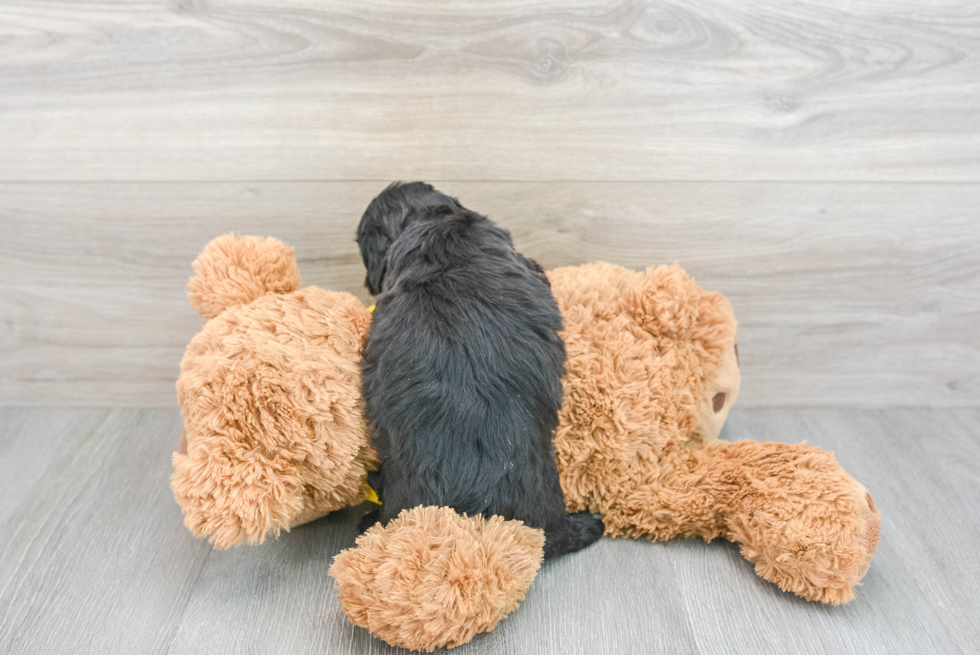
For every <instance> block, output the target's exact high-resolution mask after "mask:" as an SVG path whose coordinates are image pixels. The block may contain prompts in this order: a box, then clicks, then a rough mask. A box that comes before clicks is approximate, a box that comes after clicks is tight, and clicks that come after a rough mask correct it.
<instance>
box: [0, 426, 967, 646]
mask: <svg viewBox="0 0 980 655" xmlns="http://www.w3.org/2000/svg"><path fill="white" fill-rule="evenodd" d="M178 428H179V417H178V414H177V411H176V410H175V409H167V410H159V409H157V410H113V411H108V410H95V409H75V410H66V409H40V408H37V409H10V408H7V409H0V449H2V450H0V454H2V457H0V492H2V493H3V494H4V498H5V500H6V501H8V502H6V504H5V505H3V506H0V512H6V513H3V514H0V653H4V654H6V653H11V654H13V653H16V654H17V655H28V654H32V653H73V654H84V653H100V654H113V653H133V652H140V653H161V654H162V653H173V654H175V655H176V654H183V653H211V654H214V655H222V654H224V653H228V654H235V655H238V654H241V653H283V654H286V653H288V654H294V653H295V654H300V653H303V654H305V653H309V654H314V653H317V654H320V653H331V654H333V653H372V654H381V653H384V654H391V653H404V652H406V651H400V650H397V649H393V648H390V647H388V646H387V645H385V644H384V643H382V642H380V641H378V640H375V639H373V638H371V636H370V635H369V634H368V633H367V632H366V631H365V630H362V629H360V628H354V627H353V626H352V625H351V624H350V623H349V622H348V621H347V620H346V617H345V616H344V615H343V613H342V612H341V610H340V607H339V603H338V602H337V600H336V599H335V597H334V591H333V588H332V583H331V581H330V579H329V578H328V576H327V569H328V567H329V564H330V561H331V559H332V557H333V555H335V554H336V553H337V552H338V551H339V550H340V549H342V548H345V547H348V546H350V545H351V544H352V543H353V539H354V534H355V523H356V520H357V516H358V512H357V510H354V509H351V510H345V511H343V512H338V513H336V514H333V515H331V516H329V517H327V518H325V519H323V520H320V521H317V522H314V523H312V524H310V525H307V526H303V527H301V528H298V529H296V530H294V531H293V532H291V533H287V534H284V535H282V536H281V537H280V539H278V540H273V541H271V542H268V543H266V544H264V545H262V546H256V547H241V548H237V549H233V550H230V551H211V550H210V549H209V548H208V546H207V544H206V543H205V542H202V541H200V540H195V539H194V538H193V537H192V536H191V535H190V533H188V532H187V531H186V530H185V529H184V528H183V526H182V525H181V516H180V511H179V509H178V508H177V505H176V503H174V501H173V500H172V498H171V497H170V490H169V488H168V485H167V474H168V473H169V451H170V450H171V449H172V447H173V444H174V442H175V440H176V438H175V437H176V431H177V430H178ZM723 437H725V438H728V439H743V438H752V439H757V440H760V441H761V440H772V441H784V442H797V441H802V440H806V441H807V442H808V443H810V444H812V445H819V446H822V447H824V448H826V449H828V450H833V451H835V453H836V455H837V458H838V459H839V461H840V462H841V464H842V465H843V466H844V467H845V468H846V469H847V470H848V471H849V472H850V473H851V474H852V475H854V476H855V477H856V478H857V479H859V480H861V481H862V482H863V483H864V484H865V485H866V486H867V487H868V489H869V490H870V491H871V493H872V494H873V496H874V499H875V503H876V505H877V506H878V508H879V510H880V512H881V516H882V536H881V541H880V542H879V546H878V553H877V556H876V558H875V560H874V562H873V563H872V566H871V570H870V571H869V573H868V575H867V576H866V577H865V579H864V582H863V585H862V586H861V587H860V588H859V589H858V590H857V599H856V600H855V601H853V602H852V603H850V604H848V605H845V606H842V607H828V606H823V605H818V604H813V603H807V602H805V601H803V600H800V599H798V598H797V597H795V596H792V595H789V594H786V593H783V592H780V591H779V590H778V589H777V588H776V587H775V586H773V585H771V584H769V583H767V582H765V581H764V580H762V579H760V578H758V577H757V576H756V575H755V573H754V572H753V570H752V566H751V565H750V564H749V563H747V562H746V561H745V560H744V559H743V558H742V557H741V555H740V554H739V552H738V548H737V547H736V546H734V545H732V544H728V543H724V542H717V541H716V542H714V543H711V544H706V543H704V542H702V541H699V540H691V541H679V540H678V541H670V542H665V543H652V542H647V541H643V540H612V539H603V540H602V541H600V542H599V543H598V544H596V545H595V546H593V547H591V548H589V549H587V550H585V551H583V552H581V553H577V554H575V555H572V556H568V557H565V558H562V559H560V560H557V561H554V562H550V563H548V564H546V565H545V566H544V567H543V568H542V570H541V572H540V573H539V575H538V577H537V579H536V580H535V582H534V584H533V585H532V586H531V589H530V591H529V593H528V596H527V598H526V600H525V601H524V603H523V604H522V606H521V607H520V608H519V609H518V610H517V611H515V612H514V613H513V614H512V615H511V616H510V617H508V618H507V619H505V620H504V621H503V622H502V623H501V624H500V625H499V626H498V627H497V629H496V630H494V631H493V632H492V633H490V634H488V635H484V636H480V637H477V638H476V639H475V640H474V641H473V642H471V643H470V644H467V645H465V646H462V647H460V648H459V649H457V650H454V651H453V652H454V653H458V654H459V655H477V654H479V655H498V654H504V653H506V654H508V655H511V654H515V655H523V654H528V655H546V654H549V653H556V654H561V655H593V654H595V653H661V652H663V653H684V654H686V653H692V654H694V653H705V654H707V653H734V654H741V653H746V654H754V653H762V652H775V653H790V652H791V653H807V654H809V653H813V654H814V655H818V654H822V653H887V654H889V655H892V654H896V653H908V654H909V655H923V654H930V653H954V652H972V651H973V650H975V648H974V647H975V645H976V643H978V640H980V627H978V625H977V623H976V621H975V620H974V617H975V616H976V614H977V612H978V611H980V601H978V599H980V557H978V556H977V550H976V547H975V544H976V543H977V541H978V540H980V524H978V523H977V522H976V520H974V518H975V516H974V515H975V511H974V505H975V499H976V497H977V495H978V493H980V410H977V409H889V410H827V409H812V410H786V409H756V410H747V409H744V408H739V407H736V408H735V409H734V410H733V411H732V413H731V416H730V418H729V423H728V425H727V426H726V428H725V431H724V433H723ZM8 508H9V510H8Z"/></svg>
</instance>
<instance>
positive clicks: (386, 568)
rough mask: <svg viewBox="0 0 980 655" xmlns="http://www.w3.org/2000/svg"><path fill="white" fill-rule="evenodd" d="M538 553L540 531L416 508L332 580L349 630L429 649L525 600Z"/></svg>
mask: <svg viewBox="0 0 980 655" xmlns="http://www.w3.org/2000/svg"><path fill="white" fill-rule="evenodd" d="M543 555H544V533H543V532H542V531H541V530H536V529H534V528H529V527H527V526H525V525H524V524H523V523H521V522H520V521H505V520H504V519H502V518H501V517H499V516H493V517H491V518H489V519H484V518H482V517H480V516H474V517H466V516H461V515H459V514H457V513H456V512H455V511H453V510H452V509H450V508H448V507H416V508H414V509H408V510H404V511H403V512H401V514H399V515H398V517H397V518H395V519H393V520H392V521H390V522H389V523H388V525H387V526H382V525H381V524H376V525H374V526H373V527H372V528H370V529H369V530H368V531H367V532H365V533H364V534H362V535H361V536H360V537H358V538H357V546H356V547H355V548H350V549H348V550H345V551H342V552H341V553H340V554H338V555H337V557H336V558H335V559H334V562H333V565H332V566H331V567H330V575H332V576H333V577H334V579H335V581H336V585H337V591H338V596H339V598H340V603H341V605H342V607H343V608H344V612H346V613H347V616H348V617H349V618H350V620H351V622H352V623H354V625H358V626H361V627H362V628H367V629H368V630H370V631H371V633H372V634H373V635H374V636H376V637H379V638H380V639H383V640H385V641H386V642H388V643H389V644H391V645H393V646H401V647H405V648H410V649H413V650H424V651H431V650H433V649H435V648H441V647H447V648H453V647H455V646H459V645H461V644H465V643H466V642H468V641H470V640H471V639H472V638H473V637H474V636H475V635H477V634H478V633H481V632H489V631H490V630H493V628H494V627H495V626H496V625H497V623H498V622H499V621H500V620H501V619H502V618H504V617H505V616H506V615H507V614H508V613H510V612H511V611H513V610H514V609H516V608H517V606H518V604H519V602H520V601H521V600H523V599H524V594H525V592H526V591H527V589H528V587H530V585H531V582H532V581H533V580H534V577H535V575H537V571H538V568H539V567H540V566H541V561H542V559H543Z"/></svg>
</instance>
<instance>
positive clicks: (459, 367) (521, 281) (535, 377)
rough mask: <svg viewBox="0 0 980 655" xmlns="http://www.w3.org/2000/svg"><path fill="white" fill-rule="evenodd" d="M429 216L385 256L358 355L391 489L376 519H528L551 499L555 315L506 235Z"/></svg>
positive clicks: (456, 215) (558, 362)
mask: <svg viewBox="0 0 980 655" xmlns="http://www.w3.org/2000/svg"><path fill="white" fill-rule="evenodd" d="M436 213H437V214H438V215H435V216H432V217H427V218H425V219H422V220H419V221H417V222H416V223H414V224H413V225H411V226H410V227H408V228H406V230H405V231H404V232H403V233H402V234H401V236H400V238H399V239H398V241H397V242H395V243H394V244H393V245H392V248H391V252H390V254H389V257H388V271H387V275H388V276H389V282H388V286H387V288H386V291H385V293H384V294H382V295H381V296H380V297H379V299H378V307H377V310H376V311H375V318H374V323H373V325H372V328H371V334H370V337H369V340H368V345H367V348H366V351H365V366H364V376H363V385H364V398H365V402H366V404H367V407H368V415H369V419H370V421H371V428H372V436H373V438H374V439H375V442H376V443H375V446H376V447H377V448H378V450H379V453H380V454H381V455H382V458H383V460H384V468H383V471H384V478H385V480H386V481H387V480H391V481H392V482H393V484H389V483H388V482H385V490H384V515H385V518H391V517H393V516H395V515H397V513H398V512H399V511H400V510H401V509H404V508H407V507H412V506H415V505H418V504H426V505H429V504H431V505H448V506H451V507H453V508H455V509H456V510H458V511H461V512H467V513H471V514H473V513H484V514H500V515H504V516H508V517H513V518H518V517H520V518H532V519H533V517H528V516H526V515H528V514H533V513H535V512H538V513H540V512H541V511H543V510H541V509H540V508H539V507H538V506H539V505H541V504H542V502H541V501H542V500H543V496H550V495H554V490H553V489H551V488H550V486H549V485H547V484H545V482H546V481H545V480H543V477H546V476H542V475H541V468H542V467H543V466H546V465H547V464H549V463H550V465H551V466H552V467H554V453H553V450H552V446H551V433H552V431H553V430H554V428H555V426H556V425H557V411H558V409H559V408H560V406H561V399H562V390H561V378H562V375H563V374H564V359H565V350H564V344H563V342H562V340H561V339H560V337H559V336H558V332H559V331H560V330H561V314H560V312H559V310H558V306H557V304H556V303H555V300H554V298H553V296H552V295H551V291H550V289H549V287H548V283H547V280H546V279H545V278H544V277H543V275H541V273H540V269H538V268H537V267H536V266H535V265H534V263H533V262H531V261H530V260H528V259H526V258H524V257H522V256H521V255H520V254H518V253H516V252H515V251H514V249H513V246H512V243H511V240H510V235H509V234H508V233H507V232H506V231H505V230H503V229H501V228H499V227H497V226H495V225H494V224H493V223H491V222H490V221H489V220H487V219H485V218H483V217H481V216H479V215H477V214H474V213H472V212H469V211H467V210H463V209H461V208H457V209H452V210H449V211H441V213H440V212H436ZM559 493H560V492H559ZM559 500H560V499H559ZM561 507H562V511H563V507H564V503H563V502H562V503H561Z"/></svg>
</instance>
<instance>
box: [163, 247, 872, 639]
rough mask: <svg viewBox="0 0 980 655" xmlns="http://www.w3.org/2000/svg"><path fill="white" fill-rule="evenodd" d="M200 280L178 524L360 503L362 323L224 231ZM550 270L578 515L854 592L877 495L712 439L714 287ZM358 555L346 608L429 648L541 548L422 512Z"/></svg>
mask: <svg viewBox="0 0 980 655" xmlns="http://www.w3.org/2000/svg"><path fill="white" fill-rule="evenodd" d="M195 271H196V276H195V278H192V281H191V283H190V285H189V287H188V290H189V293H190V295H191V297H192V303H193V304H194V305H195V306H197V307H198V308H199V309H200V310H201V312H202V314H204V315H205V316H206V317H210V318H211V321H210V322H209V323H208V324H207V325H206V326H205V328H204V330H203V331H202V332H201V333H200V334H199V335H198V336H197V337H195V339H194V340H193V341H192V343H191V345H190V346H189V347H188V351H187V354H186V356H185V358H184V361H183V362H182V367H181V379H180V381H179V382H178V395H179V399H180V402H181V404H182V406H183V413H184V420H185V429H186V431H187V435H188V450H187V453H186V454H181V453H177V454H175V456H174V466H175V471H174V476H173V488H174V491H175V494H176V496H177V499H178V502H180V504H181V506H182V507H183V509H184V512H185V517H186V518H185V523H186V524H187V526H188V527H189V528H190V529H191V530H192V531H193V532H194V533H195V534H197V535H202V536H203V535H209V536H210V537H211V539H212V540H213V541H214V543H215V545H216V546H219V547H227V546H230V545H233V544H236V543H239V542H241V541H249V542H254V541H261V540H262V539H263V538H264V536H265V535H266V534H277V533H278V532H279V531H280V530H281V529H285V528H288V527H290V526H293V525H297V524H299V523H301V522H304V521H306V520H310V519H311V518H314V517H316V516H318V515H321V514H323V513H326V512H328V511H331V510H333V509H338V508H340V507H343V506H345V505H349V504H355V503H358V502H360V501H361V500H363V499H364V498H365V493H366V485H365V479H366V476H367V471H368V469H369V468H371V467H372V466H373V465H374V461H373V458H374V452H373V450H372V449H371V448H370V445H369V442H368V436H367V433H366V427H365V424H364V418H363V403H362V402H361V399H360V374H359V360H360V352H361V349H362V347H363V344H364V339H365V337H366V334H367V331H368V329H369V320H370V315H369V313H368V312H367V310H365V309H364V307H363V306H362V305H361V304H360V303H359V302H358V301H357V300H356V299H354V297H353V296H350V295H349V294H342V293H332V292H327V291H322V290H320V289H316V288H314V287H309V288H307V289H299V277H298V273H296V272H295V263H294V262H293V260H292V257H291V251H290V250H289V249H287V248H286V247H285V246H283V244H281V243H280V242H277V241H275V240H267V241H261V240H258V239H256V238H255V237H246V238H245V239H243V240H241V241H238V240H235V239H234V238H233V237H231V236H230V235H229V236H226V237H221V238H220V239H217V240H215V241H214V242H212V244H209V246H208V247H207V248H206V249H205V252H204V253H202V255H201V257H200V258H199V259H198V261H197V262H195ZM549 279H550V281H551V284H552V290H553V293H554V296H555V298H556V300H557V302H558V305H559V308H560V309H561V311H562V314H563V318H564V331H563V333H562V337H563V338H564V340H565V344H566V349H567V353H568V360H567V363H566V367H567V371H568V372H567V375H566V377H565V379H564V381H563V390H564V404H563V407H562V409H561V412H560V415H559V419H560V421H559V426H558V429H557V430H556V432H555V437H554V444H555V450H556V457H557V460H558V467H559V473H560V476H561V484H562V489H563V492H564V495H565V499H566V503H567V505H568V508H569V511H583V510H589V511H593V512H600V513H602V514H604V521H605V526H606V534H607V535H610V536H619V537H648V538H653V539H669V538H672V537H676V536H684V537H694V536H700V537H704V538H706V539H713V538H715V537H724V538H726V539H730V540H732V541H736V542H739V543H740V544H741V548H742V553H743V554H744V555H745V557H746V558H747V559H749V560H750V561H752V562H754V563H755V565H756V571H757V572H758V573H759V575H761V576H762V577H764V578H766V579H768V580H771V581H773V582H775V583H776V584H778V585H779V586H780V587H782V588H783V589H786V590H790V591H793V592H794V593H796V594H798V595H800V596H802V597H804V598H807V599H810V600H819V601H822V602H825V603H834V604H836V603H842V602H847V601H848V600H850V599H851V598H853V587H854V586H855V585H856V584H857V583H858V581H859V580H860V579H861V577H862V576H863V575H864V572H865V571H866V570H867V567H868V565H869V563H870V561H871V557H872V556H873V554H874V550H875V546H876V544H877V538H878V531H879V529H880V519H879V518H878V515H877V511H876V510H875V508H874V504H873V502H872V501H871V497H870V495H869V494H868V493H867V491H866V490H865V489H864V488H863V487H862V486H861V485H860V484H859V483H858V482H856V481H855V480H854V479H853V478H851V477H850V476H849V475H847V473H846V472H845V471H844V470H843V469H842V468H841V467H840V466H839V465H838V464H837V462H836V460H835V459H834V457H833V455H832V454H830V453H827V452H825V451H822V450H820V449H818V448H813V447H809V446H806V445H804V444H783V443H758V442H754V441H739V442H736V443H730V442H725V441H719V440H718V439H717V437H718V434H719V432H720V430H721V427H722V425H723V424H724V421H725V418H726V416H727V414H728V410H729V409H730V407H731V406H732V404H733V403H734V402H735V399H736V398H737V395H738V391H739V386H740V378H739V372H738V363H737V350H736V345H735V330H736V323H735V318H734V315H733V314H732V311H731V308H730V306H729V305H728V302H727V301H726V300H725V299H724V298H723V297H722V296H721V294H718V293H712V292H706V291H704V290H702V289H701V288H700V287H698V286H697V285H696V284H695V283H694V281H693V279H691V278H690V277H688V276H687V274H685V273H684V271H683V270H682V269H680V268H679V267H677V266H661V267H659V268H656V269H647V270H646V271H644V272H636V271H630V270H627V269H624V268H622V267H618V266H613V265H610V264H602V263H598V264H588V265H584V266H577V267H568V268H563V269H557V270H555V271H552V272H551V273H549ZM447 512H448V514H447ZM487 518H489V517H487ZM357 544H358V545H357V547H356V548H352V549H349V550H347V551H344V552H342V553H340V554H339V555H338V556H337V558H336V559H335V561H334V564H333V566H332V567H331V573H332V574H333V575H334V577H335V579H336V582H337V587H338V590H339V592H340V599H341V603H342V605H343V607H344V609H345V611H346V612H347V614H348V616H349V617H350V618H351V620H352V621H354V622H355V623H357V624H358V625H362V626H364V627H367V628H369V629H370V630H371V631H372V632H373V633H374V634H376V635H378V636H380V637H382V638H384V639H385V640H387V641H389V643H392V644H395V645H401V646H407V647H409V648H415V649H424V650H431V649H433V648H435V647H438V646H450V647H451V646H454V645H459V644H461V643H465V642H466V641H468V640H469V639H471V638H472V637H473V635H474V634H476V633H477V632H482V631H486V630H490V629H492V628H493V626H494V625H496V623H497V622H498V621H499V620H500V619H501V618H502V617H503V616H505V615H506V613H507V612H509V611H511V610H512V609H514V608H515V607H516V606H517V603H518V601H519V600H520V599H522V598H523V596H524V592H525V591H526V589H527V588H528V586H529V585H530V582H531V580H532V579H533V577H534V573H535V572H536V571H537V568H538V566H539V565H540V562H541V556H542V544H543V537H542V535H541V533H540V531H538V530H532V529H531V528H528V527H527V526H524V525H522V524H520V522H516V521H509V522H503V523H500V522H499V519H496V520H494V521H491V522H488V521H487V520H486V519H481V518H480V517H460V516H458V515H455V513H453V512H452V511H451V510H448V509H447V508H416V509H413V510H406V511H405V512H403V513H402V514H401V515H400V516H399V517H398V518H397V519H395V520H393V521H392V522H391V523H389V525H387V526H381V525H378V526H375V527H374V528H371V529H370V530H368V532H367V533H365V534H364V535H362V536H361V537H360V538H358V542H357ZM582 556H587V553H585V554H583V555H582Z"/></svg>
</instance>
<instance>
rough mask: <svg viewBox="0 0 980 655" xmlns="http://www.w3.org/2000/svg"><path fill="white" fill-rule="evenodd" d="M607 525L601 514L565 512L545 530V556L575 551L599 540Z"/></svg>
mask: <svg viewBox="0 0 980 655" xmlns="http://www.w3.org/2000/svg"><path fill="white" fill-rule="evenodd" d="M604 531H605V526H604V525H603V524H602V515H601V514H592V513H591V512H577V513H575V514H565V515H564V516H562V518H561V520H559V521H556V522H555V523H554V524H553V525H552V526H549V528H545V531H544V558H545V559H551V558H553V557H559V556H561V555H565V554H567V553H574V552H575V551H577V550H582V549H583V548H585V547H586V546H591V545H592V544H593V543H595V542H596V541H598V540H599V537H601V536H602V533H603V532H604Z"/></svg>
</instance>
